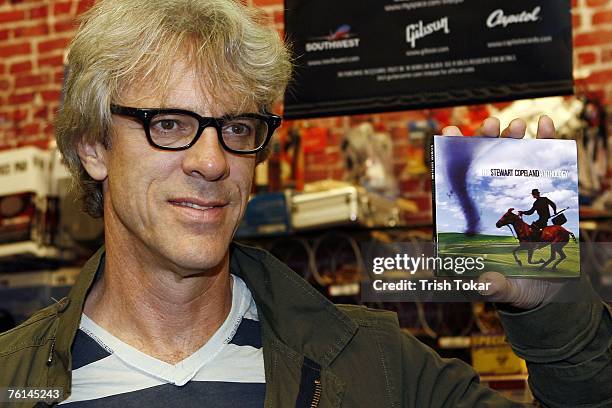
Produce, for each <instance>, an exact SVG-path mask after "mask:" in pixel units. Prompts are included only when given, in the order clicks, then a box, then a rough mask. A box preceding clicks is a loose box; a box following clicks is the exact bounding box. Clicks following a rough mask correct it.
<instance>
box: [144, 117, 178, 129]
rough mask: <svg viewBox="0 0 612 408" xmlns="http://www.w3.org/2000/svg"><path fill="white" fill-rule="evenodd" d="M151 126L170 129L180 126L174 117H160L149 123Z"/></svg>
mask: <svg viewBox="0 0 612 408" xmlns="http://www.w3.org/2000/svg"><path fill="white" fill-rule="evenodd" d="M151 126H152V127H154V128H158V129H160V130H164V131H171V130H177V128H178V127H180V123H179V122H178V121H177V120H175V119H160V120H157V121H155V122H153V123H151Z"/></svg>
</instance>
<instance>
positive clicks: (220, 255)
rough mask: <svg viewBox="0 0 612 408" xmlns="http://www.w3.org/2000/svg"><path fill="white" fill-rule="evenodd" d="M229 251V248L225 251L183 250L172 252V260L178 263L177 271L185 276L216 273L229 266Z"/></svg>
mask: <svg viewBox="0 0 612 408" xmlns="http://www.w3.org/2000/svg"><path fill="white" fill-rule="evenodd" d="M227 253H228V251H227V249H226V250H225V251H221V250H213V251H206V250H204V251H203V250H202V249H199V250H198V249H196V250H188V251H184V250H183V251H179V252H178V253H176V252H175V253H174V254H172V258H171V261H172V263H174V264H175V265H176V268H175V271H176V273H177V274H178V275H180V276H182V277H184V278H185V277H189V276H196V275H215V274H217V273H219V272H221V271H223V270H224V268H226V267H227V265H228V257H227Z"/></svg>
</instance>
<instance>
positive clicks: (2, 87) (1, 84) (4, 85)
mask: <svg viewBox="0 0 612 408" xmlns="http://www.w3.org/2000/svg"><path fill="white" fill-rule="evenodd" d="M10 87H11V83H10V82H9V81H7V80H6V79H3V80H0V91H6V90H7V89H9V88H10Z"/></svg>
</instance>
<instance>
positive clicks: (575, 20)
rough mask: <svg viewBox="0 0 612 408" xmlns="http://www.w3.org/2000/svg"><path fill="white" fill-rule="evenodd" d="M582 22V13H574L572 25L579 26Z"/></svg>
mask: <svg viewBox="0 0 612 408" xmlns="http://www.w3.org/2000/svg"><path fill="white" fill-rule="evenodd" d="M581 23H582V17H581V16H580V14H572V27H574V28H578V27H580V24H581Z"/></svg>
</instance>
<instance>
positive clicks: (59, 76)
mask: <svg viewBox="0 0 612 408" xmlns="http://www.w3.org/2000/svg"><path fill="white" fill-rule="evenodd" d="M53 81H54V82H55V83H56V84H62V83H64V71H63V70H62V71H59V72H56V73H55V75H54V77H53Z"/></svg>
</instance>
